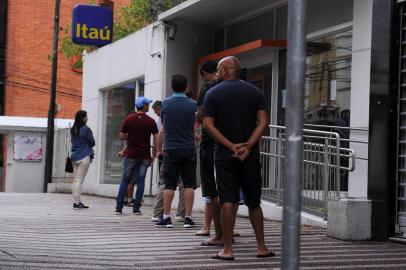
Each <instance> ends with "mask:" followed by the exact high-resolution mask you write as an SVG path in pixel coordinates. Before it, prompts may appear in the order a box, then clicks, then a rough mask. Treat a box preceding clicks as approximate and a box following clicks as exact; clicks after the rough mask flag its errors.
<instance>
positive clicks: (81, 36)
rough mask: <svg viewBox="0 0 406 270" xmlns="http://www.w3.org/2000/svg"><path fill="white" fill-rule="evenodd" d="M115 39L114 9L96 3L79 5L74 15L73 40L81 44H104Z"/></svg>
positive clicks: (74, 10)
mask: <svg viewBox="0 0 406 270" xmlns="http://www.w3.org/2000/svg"><path fill="white" fill-rule="evenodd" d="M112 39H113V10H111V9H110V8H106V7H101V6H95V5H77V6H76V7H75V8H74V9H73V16H72V41H73V42H74V43H76V44H79V45H96V46H103V45H106V44H109V43H111V42H112Z"/></svg>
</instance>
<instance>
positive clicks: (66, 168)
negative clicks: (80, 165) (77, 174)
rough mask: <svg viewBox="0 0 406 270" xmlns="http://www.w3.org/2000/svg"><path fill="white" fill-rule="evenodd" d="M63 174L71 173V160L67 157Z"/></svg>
mask: <svg viewBox="0 0 406 270" xmlns="http://www.w3.org/2000/svg"><path fill="white" fill-rule="evenodd" d="M65 172H67V173H73V165H72V160H71V159H70V157H69V155H68V156H67V157H66V163H65Z"/></svg>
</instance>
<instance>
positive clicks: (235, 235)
mask: <svg viewBox="0 0 406 270" xmlns="http://www.w3.org/2000/svg"><path fill="white" fill-rule="evenodd" d="M233 236H234V237H237V236H241V234H240V233H239V232H237V231H235V232H233Z"/></svg>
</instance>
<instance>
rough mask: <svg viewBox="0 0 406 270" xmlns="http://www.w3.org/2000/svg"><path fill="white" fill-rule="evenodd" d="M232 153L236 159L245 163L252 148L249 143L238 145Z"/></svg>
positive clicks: (233, 146)
mask: <svg viewBox="0 0 406 270" xmlns="http://www.w3.org/2000/svg"><path fill="white" fill-rule="evenodd" d="M231 151H233V153H234V155H233V157H234V158H237V159H239V160H240V161H244V160H245V159H246V158H247V157H248V156H249V154H250V152H251V147H250V145H249V144H248V143H238V144H233V145H232V147H231Z"/></svg>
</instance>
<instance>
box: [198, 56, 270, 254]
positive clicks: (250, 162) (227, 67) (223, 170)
mask: <svg viewBox="0 0 406 270" xmlns="http://www.w3.org/2000/svg"><path fill="white" fill-rule="evenodd" d="M240 70H241V68H240V63H239V61H238V59H237V58H235V57H232V56H231V57H226V58H224V59H223V60H221V61H220V62H219V64H218V66H217V80H218V81H221V83H219V84H217V85H216V86H214V87H213V88H211V89H210V90H209V92H208V93H207V94H206V97H205V100H204V105H203V117H204V119H203V123H204V125H205V127H206V130H207V132H208V133H209V134H210V135H211V136H212V137H213V138H214V139H215V140H216V147H215V156H214V163H215V167H216V176H217V178H216V181H217V191H218V194H219V199H220V203H221V204H222V213H221V224H222V228H223V237H224V249H223V250H222V251H221V252H219V253H218V254H216V255H215V256H214V257H213V258H215V259H222V260H234V256H233V248H232V241H233V228H234V223H235V216H236V215H235V207H236V206H237V204H238V202H239V201H240V192H239V191H240V188H241V189H242V191H243V193H244V201H245V204H246V205H247V206H248V209H249V216H250V220H251V224H252V226H253V228H254V231H255V236H256V239H257V244H258V249H257V257H272V256H275V254H274V253H273V252H272V251H269V250H268V248H267V247H266V245H265V241H264V223H263V214H262V209H261V206H260V202H261V164H260V159H259V147H258V142H259V140H260V139H261V137H262V134H263V133H264V131H265V129H266V128H267V126H268V108H267V105H266V102H265V98H264V96H263V94H262V93H261V91H260V90H259V89H258V88H256V87H254V86H253V85H251V84H249V83H246V82H244V81H241V80H240V79H239V77H240Z"/></svg>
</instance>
